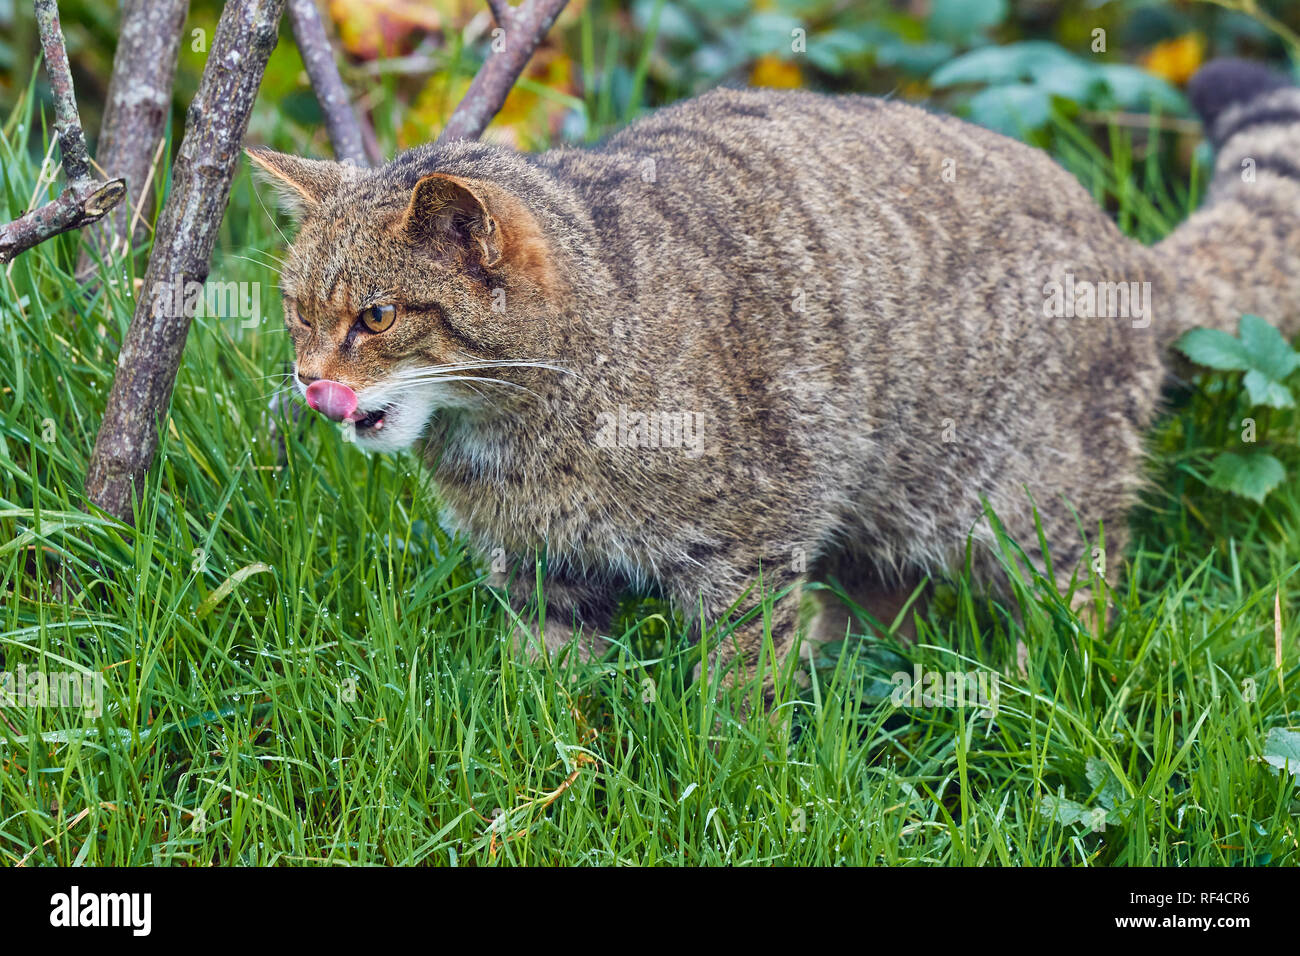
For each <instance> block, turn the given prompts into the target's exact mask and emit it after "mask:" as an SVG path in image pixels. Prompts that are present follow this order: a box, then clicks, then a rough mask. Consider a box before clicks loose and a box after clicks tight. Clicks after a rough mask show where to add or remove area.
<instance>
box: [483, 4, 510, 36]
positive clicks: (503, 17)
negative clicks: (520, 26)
mask: <svg viewBox="0 0 1300 956" xmlns="http://www.w3.org/2000/svg"><path fill="white" fill-rule="evenodd" d="M487 5H488V7H489V8H490V9H491V10H492V19H493V20H495V21H496V22H497V26H499V27H501V28H503V29H504V28H505V27H508V26H510V18H511V16H512V15H513V14H514V9H513V8H512V7H511V6H510V4H509V3H507V2H506V0H487Z"/></svg>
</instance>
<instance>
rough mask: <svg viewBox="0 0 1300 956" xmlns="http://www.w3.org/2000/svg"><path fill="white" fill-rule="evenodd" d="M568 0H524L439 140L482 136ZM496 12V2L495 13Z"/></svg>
mask: <svg viewBox="0 0 1300 956" xmlns="http://www.w3.org/2000/svg"><path fill="white" fill-rule="evenodd" d="M567 2H568V0H524V3H523V4H521V5H520V6H518V7H515V8H514V9H513V10H512V11H511V13H510V16H509V21H508V23H506V24H505V25H503V27H502V29H504V30H505V37H504V39H505V43H504V45H503V46H502V48H501V49H500V50H498V51H495V52H493V53H492V54H491V55H490V56H489V57H488V58H487V60H486V61H485V62H484V64H483V66H482V68H481V69H479V71H478V74H477V75H476V76H475V77H474V80H473V82H472V83H470V85H469V89H468V90H467V91H466V92H465V97H464V98H463V99H462V100H461V101H460V103H459V104H457V106H456V109H455V110H454V111H453V112H452V114H451V119H449V120H448V121H447V125H446V126H445V127H444V128H443V130H442V135H440V136H439V137H438V142H439V143H447V142H451V141H452V140H457V139H478V138H479V136H481V135H482V134H483V130H485V129H487V125H488V123H490V122H492V117H494V116H496V115H497V113H498V112H500V110H501V107H502V105H504V103H505V101H506V97H507V96H509V95H510V90H511V88H512V87H513V86H514V85H515V81H516V80H518V79H519V75H520V74H521V73H523V72H524V67H526V66H527V65H528V61H529V60H531V59H532V57H533V52H534V51H535V50H536V49H537V47H538V45H539V44H540V43H541V42H542V39H543V38H544V37H545V36H546V32H547V31H548V30H550V28H551V25H552V24H553V23H555V19H556V18H557V17H558V16H559V15H560V11H562V10H563V9H564V7H565V4H566V3H567ZM496 12H497V11H496V6H495V4H494V5H493V14H494V15H495V14H496Z"/></svg>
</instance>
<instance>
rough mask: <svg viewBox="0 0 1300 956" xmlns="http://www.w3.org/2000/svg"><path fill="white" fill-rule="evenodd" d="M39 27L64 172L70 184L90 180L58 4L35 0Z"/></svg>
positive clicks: (84, 139) (84, 135) (49, 0)
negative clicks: (52, 98)
mask: <svg viewBox="0 0 1300 956" xmlns="http://www.w3.org/2000/svg"><path fill="white" fill-rule="evenodd" d="M35 7H36V26H37V29H38V30H40V34H41V50H42V51H43V52H44V54H45V72H46V73H47V74H49V77H50V92H51V93H53V94H54V131H55V133H57V134H58V137H59V150H60V152H62V153H63V173H64V175H66V176H67V177H68V182H71V183H79V182H81V181H82V180H85V179H89V178H90V158H89V156H87V154H86V134H85V133H83V132H82V130H81V118H80V117H79V116H78V114H77V95H76V93H74V92H73V90H72V71H71V70H70V69H69V68H68V51H67V48H66V47H65V46H64V45H63V28H62V27H60V26H59V5H58V4H57V3H56V2H55V0H35Z"/></svg>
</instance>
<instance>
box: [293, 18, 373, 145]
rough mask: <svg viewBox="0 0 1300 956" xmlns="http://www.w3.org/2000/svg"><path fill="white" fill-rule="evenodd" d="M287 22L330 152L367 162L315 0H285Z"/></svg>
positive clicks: (354, 118)
mask: <svg viewBox="0 0 1300 956" xmlns="http://www.w3.org/2000/svg"><path fill="white" fill-rule="evenodd" d="M289 22H290V24H291V25H292V26H293V37H294V40H295V41H296V42H297V44H298V52H299V53H301V54H302V62H303V66H305V67H306V68H307V76H308V78H309V79H310V80H311V86H312V89H313V90H314V91H315V92H316V100H317V102H319V103H320V108H321V112H322V113H324V114H325V128H326V130H328V131H329V136H330V144H331V145H333V147H334V156H335V158H336V159H338V160H340V161H342V162H350V163H355V164H356V165H357V166H368V165H370V162H369V159H368V158H367V156H366V151H365V147H364V145H363V142H362V133H361V125H360V123H358V122H357V116H356V113H354V112H353V111H352V103H351V101H350V97H349V96H348V91H347V87H345V86H344V85H343V78H342V77H340V76H339V68H338V64H336V63H335V62H334V48H333V47H332V46H331V45H330V41H329V37H327V36H326V35H325V24H324V23H323V22H322V21H321V18H320V11H318V10H317V9H316V2H315V0H289Z"/></svg>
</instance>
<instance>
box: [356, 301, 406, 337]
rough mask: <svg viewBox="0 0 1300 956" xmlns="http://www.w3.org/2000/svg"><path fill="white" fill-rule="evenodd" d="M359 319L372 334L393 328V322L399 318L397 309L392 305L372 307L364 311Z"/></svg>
mask: <svg viewBox="0 0 1300 956" xmlns="http://www.w3.org/2000/svg"><path fill="white" fill-rule="evenodd" d="M358 318H360V319H361V322H362V324H363V325H365V327H366V328H367V329H369V330H370V331H371V332H383V331H384V330H386V329H389V328H392V325H393V320H395V319H396V318H397V308H396V307H395V306H391V305H372V306H371V307H370V308H368V309H363V310H362V312H361V315H360V316H358Z"/></svg>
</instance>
